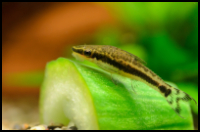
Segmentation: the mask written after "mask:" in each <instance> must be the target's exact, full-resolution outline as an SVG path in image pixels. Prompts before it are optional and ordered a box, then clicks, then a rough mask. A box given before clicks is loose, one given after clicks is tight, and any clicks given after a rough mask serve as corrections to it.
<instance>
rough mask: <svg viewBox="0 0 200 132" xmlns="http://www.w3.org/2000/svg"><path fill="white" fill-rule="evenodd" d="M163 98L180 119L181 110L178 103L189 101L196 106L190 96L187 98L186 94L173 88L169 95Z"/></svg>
mask: <svg viewBox="0 0 200 132" xmlns="http://www.w3.org/2000/svg"><path fill="white" fill-rule="evenodd" d="M165 98H166V100H167V102H168V103H169V104H170V106H171V107H172V109H173V110H174V111H175V112H176V113H177V114H178V115H179V116H180V117H182V116H181V112H182V109H181V107H180V101H183V102H189V101H191V100H193V101H194V102H195V103H196V104H197V102H196V101H195V100H194V99H193V98H192V97H191V96H189V95H188V94H187V93H185V92H183V91H181V90H179V89H176V88H173V87H171V91H170V93H169V94H168V96H165ZM182 118H183V117H182Z"/></svg>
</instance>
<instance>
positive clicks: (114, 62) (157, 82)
mask: <svg viewBox="0 0 200 132" xmlns="http://www.w3.org/2000/svg"><path fill="white" fill-rule="evenodd" d="M72 50H73V56H74V57H75V58H76V59H78V60H88V61H91V62H94V63H96V64H97V65H98V66H99V67H101V68H102V69H104V70H106V71H108V72H111V73H118V74H120V75H122V76H125V77H128V78H131V79H136V80H139V81H142V82H144V83H145V84H147V85H149V86H150V87H152V88H153V89H155V90H156V91H158V92H159V93H160V94H161V95H163V96H164V97H165V99H166V100H167V102H168V103H169V104H170V106H171V107H172V109H173V110H174V111H175V112H176V113H177V114H178V115H179V116H180V117H182V116H181V115H180V113H181V108H180V104H179V102H180V101H185V102H188V101H190V100H194V99H193V98H192V97H190V96H189V95H188V94H187V93H185V92H183V91H181V90H179V89H176V88H174V87H172V86H170V85H169V84H167V83H165V82H164V81H163V80H162V79H161V78H160V77H159V76H158V75H156V74H155V73H154V72H153V71H151V70H150V69H149V68H147V67H146V66H144V61H143V60H141V59H140V58H138V57H137V56H135V55H133V54H131V53H128V52H126V51H124V50H121V49H119V48H116V47H114V46H107V45H78V46H73V47H72ZM194 101H195V100H194ZM195 103H196V101H195Z"/></svg>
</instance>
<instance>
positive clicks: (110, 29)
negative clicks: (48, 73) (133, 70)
mask: <svg viewBox="0 0 200 132" xmlns="http://www.w3.org/2000/svg"><path fill="white" fill-rule="evenodd" d="M65 6H66V7H65ZM22 7H23V8H22ZM30 7H31V8H30ZM62 9H63V10H62ZM65 11H66V12H65ZM61 12H62V13H61ZM60 14H62V15H60ZM61 18H62V19H61ZM24 23H25V24H24ZM67 26H68V27H67ZM20 35H21V36H20ZM56 35H57V36H56ZM61 40H62V41H61ZM23 44H24V45H23ZM80 44H81V45H82V44H96V45H113V46H116V47H118V48H121V49H123V50H126V51H128V52H130V53H133V54H135V55H137V56H138V57H140V58H141V59H143V60H144V61H145V62H146V63H147V64H146V65H147V67H149V68H150V69H151V70H152V71H154V72H155V73H156V74H158V75H159V76H160V77H161V78H162V79H164V80H166V81H170V82H173V83H175V84H176V85H177V86H178V88H180V89H182V90H183V91H185V92H186V93H188V94H189V95H191V96H192V97H193V98H194V99H195V100H196V101H197V102H198V2H119V3H118V2H115V3H109V2H108V3H107V2H106V3H9V2H8V3H3V4H2V52H3V54H2V55H3V56H2V72H3V74H2V81H3V85H2V92H3V93H2V94H3V95H4V94H5V95H7V96H9V94H7V93H9V92H10V91H12V92H13V91H14V94H16V91H19V90H16V88H19V87H20V92H22V93H23V91H24V90H25V89H21V88H32V87H34V88H36V89H37V91H38V89H39V87H40V84H41V82H42V80H43V77H44V75H43V74H44V67H45V65H46V63H47V62H49V61H51V60H55V59H57V58H58V57H60V56H63V57H66V58H71V59H73V58H72V56H71V47H72V46H73V45H80ZM35 47H36V48H35ZM56 48H57V49H56ZM17 51H18V52H17ZM15 52H16V53H15ZM10 56H11V57H10ZM19 58H20V59H19ZM41 58H42V59H41ZM86 63H87V62H86ZM39 64H40V65H39ZM88 64H89V63H88ZM34 66H35V67H34ZM18 67H19V68H18ZM28 67H29V68H28ZM9 68H10V69H9ZM17 68H18V69H17ZM20 68H21V69H20ZM20 92H17V94H20ZM27 93H28V94H31V93H29V92H26V94H27ZM36 93H37V92H36ZM192 110H193V112H194V115H195V117H194V119H195V122H197V123H198V108H197V107H196V106H192ZM196 128H197V126H196Z"/></svg>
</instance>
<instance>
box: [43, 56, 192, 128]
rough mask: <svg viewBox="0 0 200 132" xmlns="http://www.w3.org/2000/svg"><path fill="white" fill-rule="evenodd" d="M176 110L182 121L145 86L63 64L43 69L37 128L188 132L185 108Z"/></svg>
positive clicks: (188, 114)
mask: <svg viewBox="0 0 200 132" xmlns="http://www.w3.org/2000/svg"><path fill="white" fill-rule="evenodd" d="M115 83H117V85H116V84H115ZM131 83H132V87H131ZM133 89H134V90H133ZM134 91H135V92H136V93H135V92H134ZM181 108H182V109H183V112H184V118H185V119H183V118H180V117H179V116H178V115H177V114H176V113H175V112H174V111H173V110H172V108H171V107H170V106H169V104H168V103H167V102H166V100H165V99H164V98H163V97H162V96H161V95H160V94H159V93H158V92H156V91H155V90H153V89H152V88H151V87H149V86H147V85H146V84H144V83H142V82H139V81H136V80H130V79H129V78H125V77H122V76H120V75H110V74H109V73H107V72H105V71H103V70H101V69H97V68H92V67H88V66H84V65H80V64H79V63H74V62H72V61H70V60H68V59H64V58H59V59H57V60H56V61H52V62H50V63H48V65H47V67H46V72H45V79H44V82H43V85H42V89H41V96H40V113H41V114H40V117H41V122H42V123H45V124H48V123H52V122H54V123H63V124H68V123H69V121H72V122H74V123H75V125H76V126H77V128H78V129H103V130H105V129H140V130H145V129H169V130H171V129H193V121H192V115H191V110H190V107H189V104H188V103H182V104H181Z"/></svg>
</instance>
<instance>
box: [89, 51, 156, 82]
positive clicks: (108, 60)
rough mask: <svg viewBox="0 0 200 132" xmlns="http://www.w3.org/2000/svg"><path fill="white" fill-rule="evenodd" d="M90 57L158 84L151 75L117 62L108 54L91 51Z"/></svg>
mask: <svg viewBox="0 0 200 132" xmlns="http://www.w3.org/2000/svg"><path fill="white" fill-rule="evenodd" d="M91 57H92V58H96V59H97V60H101V61H102V62H104V63H108V64H110V65H112V66H114V67H117V68H118V69H120V70H122V71H124V72H127V73H130V74H133V75H136V76H138V77H140V78H142V79H144V80H146V81H147V82H148V83H150V84H152V85H154V86H158V85H159V83H158V82H156V81H155V80H153V79H152V78H151V77H149V76H147V75H146V74H144V73H142V72H141V71H139V70H137V69H135V68H133V67H131V66H130V65H124V64H122V63H119V62H117V61H116V60H115V59H111V58H110V57H109V56H105V55H103V54H98V53H93V54H92V56H91Z"/></svg>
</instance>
